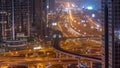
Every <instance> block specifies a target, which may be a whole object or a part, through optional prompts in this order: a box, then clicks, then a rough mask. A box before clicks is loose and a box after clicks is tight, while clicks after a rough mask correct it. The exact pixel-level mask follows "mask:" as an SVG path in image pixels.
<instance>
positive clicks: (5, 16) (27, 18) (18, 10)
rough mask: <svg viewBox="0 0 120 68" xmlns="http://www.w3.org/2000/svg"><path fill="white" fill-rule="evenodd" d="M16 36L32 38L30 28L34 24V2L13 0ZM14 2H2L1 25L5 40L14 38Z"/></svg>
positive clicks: (31, 0)
mask: <svg viewBox="0 0 120 68" xmlns="http://www.w3.org/2000/svg"><path fill="white" fill-rule="evenodd" d="M13 2H14V23H15V36H16V38H18V37H21V36H26V37H28V36H30V31H31V29H30V26H31V23H33V17H34V10H33V7H34V6H33V5H34V2H33V0H13ZM12 9H13V8H12V0H0V24H1V33H2V38H3V39H11V37H12V16H13V13H12Z"/></svg>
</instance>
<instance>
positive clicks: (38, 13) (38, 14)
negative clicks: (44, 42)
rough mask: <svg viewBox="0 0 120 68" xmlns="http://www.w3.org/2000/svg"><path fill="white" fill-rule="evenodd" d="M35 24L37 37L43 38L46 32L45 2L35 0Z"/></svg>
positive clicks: (44, 0) (45, 0) (43, 0)
mask: <svg viewBox="0 0 120 68" xmlns="http://www.w3.org/2000/svg"><path fill="white" fill-rule="evenodd" d="M35 23H36V27H37V28H36V32H37V35H38V36H39V37H41V38H45V36H46V32H47V31H46V28H47V26H46V25H47V0H35Z"/></svg>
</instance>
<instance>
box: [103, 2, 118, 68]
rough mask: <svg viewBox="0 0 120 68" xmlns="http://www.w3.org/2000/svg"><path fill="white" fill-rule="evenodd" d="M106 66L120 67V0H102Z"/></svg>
mask: <svg viewBox="0 0 120 68" xmlns="http://www.w3.org/2000/svg"><path fill="white" fill-rule="evenodd" d="M102 8H103V22H104V35H103V47H104V55H105V59H104V61H105V63H104V64H105V65H104V68H120V0H102Z"/></svg>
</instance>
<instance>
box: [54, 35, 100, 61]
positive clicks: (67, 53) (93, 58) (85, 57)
mask: <svg viewBox="0 0 120 68" xmlns="http://www.w3.org/2000/svg"><path fill="white" fill-rule="evenodd" d="M53 41H54V42H53V47H54V48H55V49H56V50H57V51H59V52H61V53H64V54H66V55H71V56H74V57H77V58H83V59H87V60H92V61H96V62H102V59H101V58H96V57H92V56H86V55H79V54H76V53H73V52H69V51H66V50H64V49H62V48H61V47H60V45H59V42H60V39H59V37H58V36H57V37H56V38H54V40H53Z"/></svg>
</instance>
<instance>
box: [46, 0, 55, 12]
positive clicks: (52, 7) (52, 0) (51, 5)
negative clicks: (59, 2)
mask: <svg viewBox="0 0 120 68" xmlns="http://www.w3.org/2000/svg"><path fill="white" fill-rule="evenodd" d="M47 6H48V8H49V11H50V12H54V11H55V0H48V5H47Z"/></svg>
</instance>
